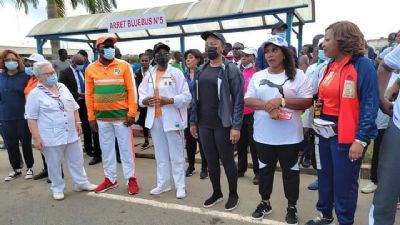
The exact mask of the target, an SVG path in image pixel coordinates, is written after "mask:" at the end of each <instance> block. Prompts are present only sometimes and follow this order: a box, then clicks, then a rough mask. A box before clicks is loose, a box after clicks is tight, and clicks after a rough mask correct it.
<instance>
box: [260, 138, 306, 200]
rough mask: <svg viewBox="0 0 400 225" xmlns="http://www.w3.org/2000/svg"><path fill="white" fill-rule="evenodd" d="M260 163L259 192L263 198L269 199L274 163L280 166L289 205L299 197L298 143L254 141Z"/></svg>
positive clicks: (272, 182)
mask: <svg viewBox="0 0 400 225" xmlns="http://www.w3.org/2000/svg"><path fill="white" fill-rule="evenodd" d="M255 144H256V148H257V152H258V158H259V160H260V162H261V163H262V164H260V167H261V168H260V173H259V175H260V178H259V179H260V184H259V192H260V195H261V198H262V199H263V200H269V199H270V198H271V194H272V187H273V184H274V174H275V169H276V163H277V162H278V160H279V164H280V166H281V168H282V179H283V188H284V191H285V197H286V199H287V200H288V204H289V205H296V203H297V200H298V199H299V185H300V171H299V166H298V162H297V159H298V154H299V150H300V143H299V144H292V145H266V144H262V143H258V142H255Z"/></svg>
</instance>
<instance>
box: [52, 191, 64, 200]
mask: <svg viewBox="0 0 400 225" xmlns="http://www.w3.org/2000/svg"><path fill="white" fill-rule="evenodd" d="M53 198H54V200H58V201H61V200H64V193H63V192H53Z"/></svg>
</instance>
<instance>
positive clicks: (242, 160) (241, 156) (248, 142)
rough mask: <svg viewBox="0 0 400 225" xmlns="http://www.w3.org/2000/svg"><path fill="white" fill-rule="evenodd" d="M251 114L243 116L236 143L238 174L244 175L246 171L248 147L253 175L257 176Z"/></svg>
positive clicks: (256, 157) (256, 158) (256, 159)
mask: <svg viewBox="0 0 400 225" xmlns="http://www.w3.org/2000/svg"><path fill="white" fill-rule="evenodd" d="M253 123H254V117H253V113H251V114H247V115H244V117H243V125H242V129H241V130H240V139H239V142H238V143H237V147H238V173H245V172H246V171H247V165H248V161H247V148H248V147H250V154H251V159H252V161H253V172H254V175H258V170H259V168H258V167H259V166H258V156H257V150H256V146H255V144H254V139H253V130H254V129H253Z"/></svg>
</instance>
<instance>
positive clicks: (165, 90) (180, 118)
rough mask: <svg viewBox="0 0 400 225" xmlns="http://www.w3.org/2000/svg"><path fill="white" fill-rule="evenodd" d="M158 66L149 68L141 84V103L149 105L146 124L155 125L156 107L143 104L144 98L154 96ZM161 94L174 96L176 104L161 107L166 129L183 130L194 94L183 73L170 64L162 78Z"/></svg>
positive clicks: (150, 126) (149, 126) (147, 125)
mask: <svg viewBox="0 0 400 225" xmlns="http://www.w3.org/2000/svg"><path fill="white" fill-rule="evenodd" d="M156 71H157V66H154V67H152V68H150V69H149V73H147V74H146V76H145V77H144V78H143V81H142V83H140V85H139V104H140V106H142V107H147V116H146V122H145V126H146V127H147V128H149V129H151V128H152V127H153V122H154V117H155V107H150V106H146V105H143V99H145V98H147V97H153V96H154V89H155V84H154V82H155V81H156V77H157V75H156ZM158 85H159V86H158V87H159V94H160V96H164V97H167V98H174V104H172V105H164V106H162V107H161V113H162V116H161V118H162V120H163V124H164V131H166V132H167V131H173V130H183V129H185V128H186V127H187V124H188V123H187V109H188V106H189V103H190V101H191V100H192V95H191V94H190V91H189V86H188V84H187V81H186V78H185V76H184V75H183V73H182V72H181V71H180V70H178V69H176V68H174V67H172V66H170V65H168V67H167V70H166V71H165V73H164V75H163V76H162V77H161V78H160V80H159V83H158Z"/></svg>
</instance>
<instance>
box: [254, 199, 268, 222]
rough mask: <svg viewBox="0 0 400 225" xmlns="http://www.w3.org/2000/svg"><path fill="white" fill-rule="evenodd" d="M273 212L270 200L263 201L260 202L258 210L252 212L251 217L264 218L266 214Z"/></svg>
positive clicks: (255, 218)
mask: <svg viewBox="0 0 400 225" xmlns="http://www.w3.org/2000/svg"><path fill="white" fill-rule="evenodd" d="M271 212H272V207H271V204H270V203H269V201H267V202H265V201H261V202H260V204H258V206H257V208H256V210H255V211H254V212H253V214H251V217H252V218H253V219H254V220H262V219H263V218H264V216H266V215H268V214H270V213H271Z"/></svg>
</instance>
